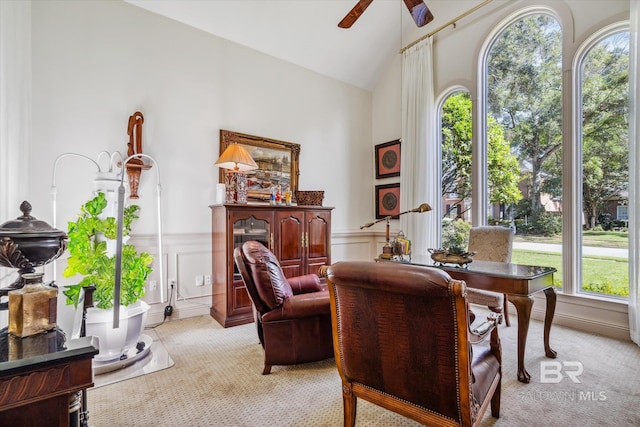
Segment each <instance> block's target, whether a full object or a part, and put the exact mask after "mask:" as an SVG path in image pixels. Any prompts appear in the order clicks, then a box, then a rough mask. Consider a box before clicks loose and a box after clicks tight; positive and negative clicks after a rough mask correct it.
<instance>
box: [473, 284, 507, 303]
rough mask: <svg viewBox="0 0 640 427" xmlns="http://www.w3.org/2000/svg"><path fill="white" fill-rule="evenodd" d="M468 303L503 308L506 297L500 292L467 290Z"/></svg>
mask: <svg viewBox="0 0 640 427" xmlns="http://www.w3.org/2000/svg"><path fill="white" fill-rule="evenodd" d="M467 302H469V303H471V304H478V305H484V306H485V307H492V308H502V306H503V304H504V295H503V294H501V293H498V292H491V291H484V290H482V289H475V288H467Z"/></svg>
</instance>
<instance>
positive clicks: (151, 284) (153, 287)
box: [149, 280, 158, 291]
mask: <svg viewBox="0 0 640 427" xmlns="http://www.w3.org/2000/svg"><path fill="white" fill-rule="evenodd" d="M157 288H158V283H157V282H156V281H155V280H149V290H150V291H155V290H156V289H157Z"/></svg>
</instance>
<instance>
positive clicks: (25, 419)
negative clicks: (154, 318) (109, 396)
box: [0, 328, 98, 427]
mask: <svg viewBox="0 0 640 427" xmlns="http://www.w3.org/2000/svg"><path fill="white" fill-rule="evenodd" d="M97 353H98V342H97V340H96V339H95V338H94V337H83V338H78V339H74V340H66V335H65V334H64V332H62V331H61V330H59V329H57V328H56V329H54V330H53V331H49V332H47V333H43V334H39V335H34V336H30V337H26V338H15V337H13V336H11V335H9V334H8V333H7V332H6V329H3V330H2V331H0V390H1V391H2V392H1V393H0V425H3V426H37V427H62V426H65V427H66V426H78V425H80V411H81V410H82V409H83V408H81V407H80V405H81V403H82V402H81V399H80V395H79V393H81V391H82V390H84V389H86V388H89V387H92V386H93V371H92V369H91V360H92V359H93V356H94V355H95V354H97ZM84 409H86V408H84Z"/></svg>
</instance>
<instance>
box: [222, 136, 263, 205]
mask: <svg viewBox="0 0 640 427" xmlns="http://www.w3.org/2000/svg"><path fill="white" fill-rule="evenodd" d="M215 165H216V166H218V167H220V168H223V169H227V175H226V178H225V190H226V203H247V175H245V172H246V171H250V170H255V169H258V165H257V164H256V162H255V161H254V160H253V158H252V157H251V154H249V152H248V151H247V150H246V149H245V148H244V147H243V146H241V145H238V144H237V143H235V142H234V143H233V144H231V145H229V146H228V147H227V148H226V149H225V150H224V153H222V155H221V156H220V157H219V158H218V160H217V161H216V163H215Z"/></svg>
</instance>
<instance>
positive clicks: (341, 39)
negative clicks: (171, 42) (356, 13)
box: [125, 0, 480, 90]
mask: <svg viewBox="0 0 640 427" xmlns="http://www.w3.org/2000/svg"><path fill="white" fill-rule="evenodd" d="M125 1H126V2H128V3H130V4H133V5H136V6H138V7H141V8H144V9H147V10H149V11H152V12H155V13H158V14H160V15H163V16H166V17H169V18H171V19H174V20H176V21H179V22H182V23H185V24H187V25H190V26H193V27H195V28H198V29H200V30H203V31H206V32H208V33H211V34H214V35H216V36H219V37H222V38H224V39H227V40H231V41H233V42H236V43H238V44H241V45H244V46H247V47H250V48H252V49H255V50H258V51H260V52H263V53H265V54H268V55H271V56H274V57H276V58H280V59H282V60H285V61H288V62H291V63H293V64H296V65H299V66H302V67H305V68H308V69H310V70H313V71H315V72H318V73H320V74H323V75H326V76H328V77H332V78H334V79H337V80H340V81H343V82H346V83H349V84H352V85H355V86H357V87H360V88H363V89H367V90H372V89H373V88H374V87H375V85H376V83H377V81H378V79H379V77H380V75H381V74H382V73H383V72H384V70H385V69H386V67H388V65H389V63H390V62H391V61H392V59H393V58H394V56H395V55H398V51H399V50H400V48H401V47H402V46H403V45H406V44H408V43H409V42H411V41H413V40H414V39H416V38H418V37H420V36H421V35H423V34H426V33H428V32H429V31H432V30H433V29H435V28H437V27H438V26H440V25H441V24H442V23H444V22H446V21H447V20H449V19H451V18H452V17H454V16H456V14H458V13H459V11H463V10H466V9H469V8H471V7H473V6H475V5H476V4H478V3H480V0H458V1H450V0H426V3H427V6H428V7H429V8H430V9H431V11H432V12H433V14H434V15H435V19H434V21H432V22H431V23H429V24H427V25H426V26H424V27H422V28H417V27H416V26H415V24H414V23H413V20H412V19H411V16H410V15H409V12H408V11H407V9H406V8H405V6H404V3H403V2H402V0H374V1H373V3H372V4H371V5H370V6H369V8H368V9H367V10H366V11H365V12H364V14H363V15H362V16H361V17H360V18H359V19H358V21H357V22H356V23H355V24H354V25H353V26H352V27H351V28H350V29H342V28H338V26H337V24H338V22H339V21H340V20H341V19H342V18H343V17H344V16H345V15H346V14H347V12H349V10H351V8H352V7H353V6H354V5H355V4H356V2H357V0H125ZM401 27H402V28H403V34H402V35H401V33H400V29H401Z"/></svg>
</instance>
